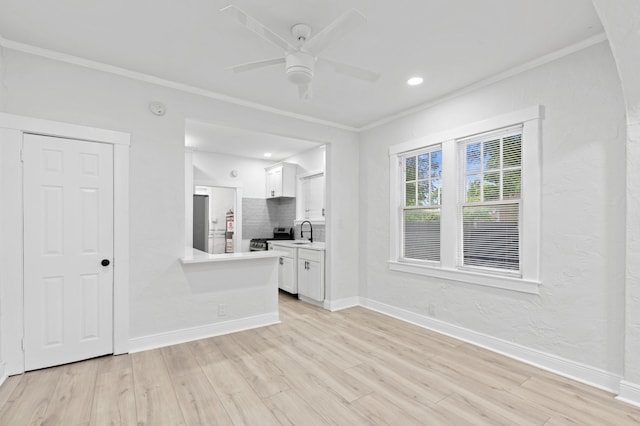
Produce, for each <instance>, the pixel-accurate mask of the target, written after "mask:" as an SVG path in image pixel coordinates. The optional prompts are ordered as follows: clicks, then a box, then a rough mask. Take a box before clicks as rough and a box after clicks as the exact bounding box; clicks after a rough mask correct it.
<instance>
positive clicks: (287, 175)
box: [265, 163, 298, 198]
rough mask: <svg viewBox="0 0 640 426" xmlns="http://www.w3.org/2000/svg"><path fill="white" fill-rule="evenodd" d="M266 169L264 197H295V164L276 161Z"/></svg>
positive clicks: (296, 168) (296, 169)
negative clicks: (276, 162)
mask: <svg viewBox="0 0 640 426" xmlns="http://www.w3.org/2000/svg"><path fill="white" fill-rule="evenodd" d="M265 171H266V181H267V186H266V194H265V196H266V198H278V197H295V196H296V173H297V171H298V165H297V164H291V163H278V164H274V165H273V166H269V167H267V168H266V169H265Z"/></svg>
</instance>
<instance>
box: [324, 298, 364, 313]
mask: <svg viewBox="0 0 640 426" xmlns="http://www.w3.org/2000/svg"><path fill="white" fill-rule="evenodd" d="M359 305H360V298H359V297H358V296H356V297H346V298H344V299H337V300H325V301H324V308H325V309H328V310H330V311H331V312H335V311H340V310H342V309H347V308H353V307H354V306H359Z"/></svg>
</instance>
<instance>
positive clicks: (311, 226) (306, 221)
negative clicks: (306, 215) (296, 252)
mask: <svg viewBox="0 0 640 426" xmlns="http://www.w3.org/2000/svg"><path fill="white" fill-rule="evenodd" d="M305 223H308V224H309V231H311V238H309V242H310V243H312V242H313V225H312V224H311V222H309V221H308V220H305V221H304V222H302V223H301V224H300V238H304V231H303V230H302V227H303V226H304V224H305Z"/></svg>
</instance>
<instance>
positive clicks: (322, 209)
mask: <svg viewBox="0 0 640 426" xmlns="http://www.w3.org/2000/svg"><path fill="white" fill-rule="evenodd" d="M322 217H324V207H323V208H322Z"/></svg>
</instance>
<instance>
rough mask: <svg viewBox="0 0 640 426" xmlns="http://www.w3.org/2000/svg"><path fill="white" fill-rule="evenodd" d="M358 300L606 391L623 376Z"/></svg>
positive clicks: (639, 395)
mask: <svg viewBox="0 0 640 426" xmlns="http://www.w3.org/2000/svg"><path fill="white" fill-rule="evenodd" d="M360 303H361V305H362V306H363V307H365V308H368V309H371V310H373V311H376V312H380V313H382V314H385V315H389V316H391V317H394V318H397V319H400V320H403V321H407V322H409V323H412V324H415V325H418V326H420V327H424V328H427V329H429V330H433V331H436V332H438V333H441V334H444V335H447V336H450V337H453V338H456V339H459V340H462V341H464V342H468V343H471V344H474V345H476V346H480V347H483V348H485V349H489V350H491V351H493V352H497V353H499V354H502V355H505V356H508V357H510V358H513V359H516V360H518V361H522V362H525V363H527V364H531V365H533V366H535V367H539V368H542V369H544V370H548V371H551V372H553V373H556V374H559V375H561V376H564V377H568V378H570V379H573V380H577V381H579V382H582V383H585V384H588V385H590V386H594V387H597V388H600V389H603V390H606V391H608V392H613V393H615V394H617V393H618V392H619V390H620V381H621V380H622V377H621V376H620V375H617V374H614V373H611V372H609V371H605V370H601V369H599V368H595V367H591V366H589V365H585V364H581V363H579V362H575V361H571V360H569V359H566V358H562V357H559V356H556V355H553V354H549V353H546V352H542V351H539V350H537V349H532V348H528V347H526V346H522V345H519V344H517V343H513V342H509V341H506V340H502V339H498V338H496V337H492V336H489V335H487V334H483V333H479V332H477V331H473V330H469V329H466V328H463V327H460V326H457V325H453V324H449V323H447V322H444V321H440V320H437V319H434V318H431V317H427V316H424V315H420V314H417V313H415V312H410V311H407V310H404V309H401V308H397V307H394V306H390V305H387V304H384V303H380V302H376V301H375V300H370V299H366V298H360ZM633 389H634V390H633V392H629V394H628V395H629V396H628V398H629V399H630V400H634V398H635V401H640V388H637V387H635V388H633Z"/></svg>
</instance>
